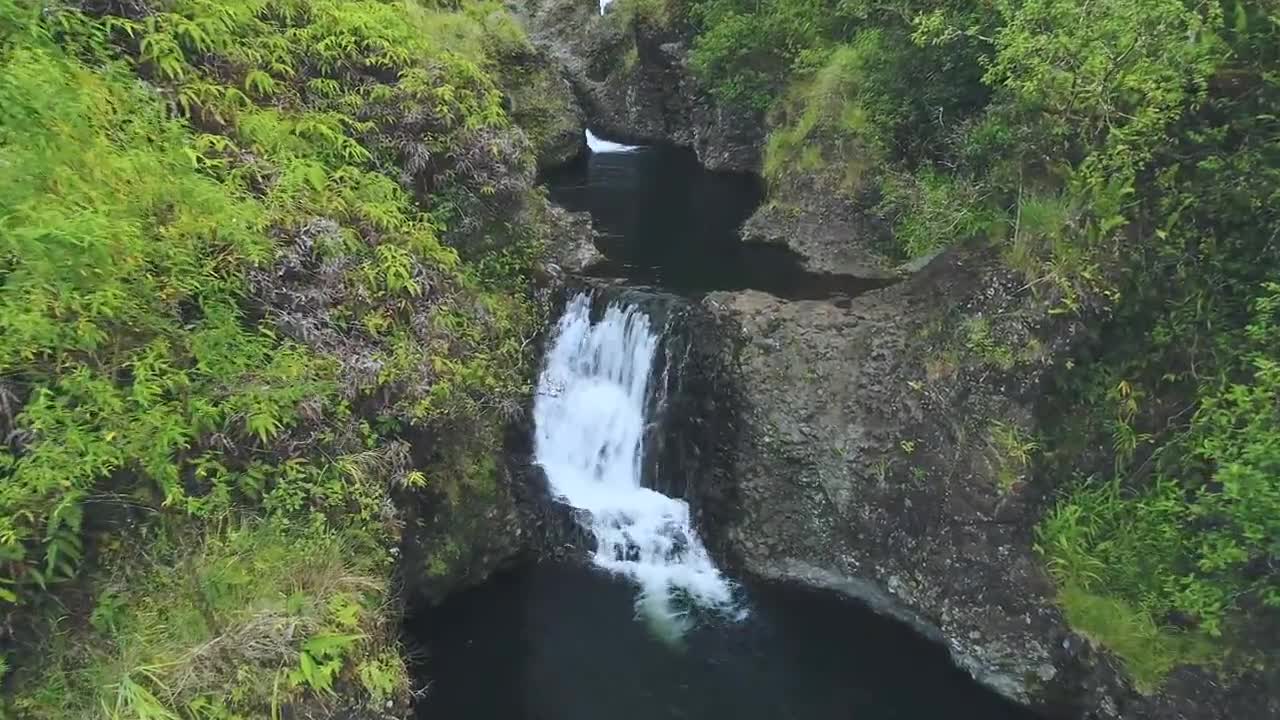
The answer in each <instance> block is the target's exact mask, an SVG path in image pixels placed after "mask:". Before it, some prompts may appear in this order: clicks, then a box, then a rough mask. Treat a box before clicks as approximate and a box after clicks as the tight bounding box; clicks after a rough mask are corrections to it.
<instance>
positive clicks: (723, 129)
mask: <svg viewBox="0 0 1280 720" xmlns="http://www.w3.org/2000/svg"><path fill="white" fill-rule="evenodd" d="M524 11H525V15H526V22H527V24H528V26H529V30H530V36H531V38H532V39H533V40H534V42H535V43H536V44H537V45H539V46H540V47H542V48H544V49H545V50H546V51H547V52H548V53H550V55H551V56H552V57H553V58H555V59H556V61H557V62H559V63H561V64H562V66H563V67H564V68H565V70H566V72H567V74H568V77H569V78H570V80H571V82H572V85H573V88H574V90H575V92H576V93H577V95H578V98H579V101H580V102H581V104H582V107H583V110H584V111H585V114H586V117H587V120H588V124H589V125H590V126H591V127H592V128H594V129H595V130H596V131H597V132H598V133H601V134H604V135H607V136H609V137H611V138H616V139H619V140H624V141H635V142H654V141H665V142H671V143H675V144H677V145H682V146H686V147H691V148H693V149H694V150H695V151H696V152H697V153H698V158H699V160H701V161H702V163H703V164H704V165H706V166H707V167H708V168H711V169H713V170H755V169H757V168H758V166H759V158H760V147H761V143H762V141H763V138H764V131H763V119H762V118H761V117H759V116H757V115H755V114H751V113H744V112H741V111H733V110H729V109H726V108H724V107H721V106H720V105H719V104H717V103H716V102H714V101H713V100H712V98H711V94H710V93H709V92H708V91H707V89H706V88H704V87H702V86H701V85H700V84H699V83H698V82H697V80H696V79H695V78H694V77H693V73H691V72H690V71H689V69H688V66H687V58H688V44H687V41H686V39H685V38H682V37H681V36H680V35H679V34H678V33H677V32H674V31H672V30H670V29H666V28H663V27H659V26H657V25H655V24H654V23H650V22H646V21H645V20H644V19H642V18H641V19H636V20H635V21H629V20H628V19H627V18H626V17H625V15H626V13H623V12H619V11H618V10H617V9H613V8H611V9H610V11H609V12H607V13H606V14H605V15H603V16H601V15H600V12H599V5H598V3H596V2H595V0H534V1H533V2H529V3H526V5H525V7H524Z"/></svg>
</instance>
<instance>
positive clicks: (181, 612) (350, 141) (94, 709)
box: [0, 0, 541, 719]
mask: <svg viewBox="0 0 1280 720" xmlns="http://www.w3.org/2000/svg"><path fill="white" fill-rule="evenodd" d="M112 7H115V8H117V10H119V11H120V12H124V11H125V10H127V9H128V7H132V6H112ZM524 43H527V40H526V39H525V38H524V36H523V33H521V32H520V31H519V29H518V26H516V25H515V24H514V22H513V20H512V19H511V18H510V17H509V15H507V14H505V13H502V12H499V8H498V6H497V5H496V4H491V3H484V2H466V3H462V4H460V6H459V8H458V9H457V10H456V11H455V10H442V9H435V8H430V7H427V6H425V5H419V4H416V3H405V2H392V1H389V0H388V1H383V0H235V1H233V2H211V1H209V0H174V1H173V2H169V3H165V4H163V5H162V6H156V7H155V8H153V11H152V12H150V13H149V14H146V15H145V16H141V17H138V16H133V15H128V16H125V15H109V14H108V15H101V16H98V15H90V14H86V13H84V12H81V11H78V10H76V9H74V8H72V7H70V6H63V5H60V4H55V5H50V6H47V7H46V6H44V4H40V3H29V2H26V1H25V0H0V207H3V208H4V210H3V212H2V213H0V334H2V335H3V336H4V337H5V343H4V344H3V347H0V614H3V616H4V622H3V625H4V626H5V627H15V626H22V625H32V624H35V625H41V624H42V623H52V624H49V625H47V627H48V628H54V627H56V626H57V624H58V623H59V622H62V618H63V616H64V615H66V614H68V613H70V614H71V615H72V616H73V617H75V619H76V620H77V621H79V620H82V619H83V618H82V617H79V616H90V617H91V622H90V623H89V625H90V626H91V627H92V629H91V630H90V629H88V626H86V627H85V628H81V625H83V624H84V623H78V624H76V628H77V630H76V632H70V633H65V632H62V631H61V630H59V631H58V632H51V631H50V632H45V633H44V635H43V636H39V635H36V636H27V635H23V636H22V637H21V638H19V639H20V640H21V641H22V642H24V643H26V644H24V645H23V646H22V647H20V648H19V650H20V652H19V653H18V655H17V657H21V658H22V663H20V664H19V666H18V667H16V668H14V670H13V672H14V674H15V680H14V683H13V685H12V688H13V689H14V692H13V693H12V694H8V693H7V694H6V697H5V703H7V704H9V705H12V706H14V707H16V708H18V710H17V712H18V713H19V715H20V716H22V717H100V716H103V715H105V716H108V717H156V718H160V717H164V718H167V717H175V716H177V717H184V718H196V717H200V718H219V719H221V718H227V719H229V718H233V717H248V716H252V717H268V716H271V713H272V712H274V711H275V710H278V707H273V706H277V705H278V704H279V703H280V702H284V701H286V700H288V701H290V702H292V701H301V700H306V701H308V702H310V701H317V699H322V698H323V696H325V695H326V694H327V693H329V692H331V691H332V690H333V689H334V688H335V687H336V683H338V682H340V681H345V682H350V683H354V684H356V685H360V686H363V687H364V688H365V689H366V691H367V692H368V693H369V695H370V697H371V698H373V699H375V700H385V699H387V698H388V697H389V696H390V695H393V694H401V693H402V692H403V690H404V677H403V668H401V667H399V666H398V665H396V663H394V662H392V661H391V660H390V658H393V657H396V652H395V648H394V646H393V645H389V644H388V643H390V642H391V641H390V640H389V639H388V638H391V637H392V636H393V635H394V632H395V631H394V628H392V627H390V626H389V625H388V623H390V622H393V621H394V609H393V606H392V605H391V604H390V603H388V597H387V596H388V594H389V593H390V587H389V582H388V581H389V577H390V574H391V566H390V564H389V556H388V548H390V547H392V546H394V545H395V544H396V543H398V542H399V540H400V537H399V533H400V531H401V526H400V523H401V521H402V519H401V518H399V517H398V516H397V511H396V507H395V504H394V503H393V502H392V497H393V494H395V493H400V492H405V493H408V492H415V491H427V492H440V493H443V492H444V491H445V489H446V488H448V487H449V486H450V485H456V484H461V483H469V482H471V478H470V477H469V476H468V477H457V478H453V477H450V476H449V473H450V472H453V471H454V468H457V467H459V466H461V465H463V464H465V463H464V462H463V461H462V460H460V458H466V459H467V462H471V463H472V464H474V462H473V461H472V458H475V457H477V456H483V455H485V454H486V453H488V454H492V453H493V452H495V451H496V448H497V444H496V443H493V444H490V445H487V446H484V447H481V445H482V444H484V443H486V442H489V441H490V440H492V438H494V437H495V435H496V429H497V428H498V427H499V426H500V424H501V423H503V422H505V420H506V419H507V418H508V417H509V416H510V414H511V413H512V412H514V411H516V410H517V409H518V408H519V406H520V402H521V400H522V398H523V397H524V394H525V393H526V392H527V387H526V385H527V381H526V377H527V362H528V359H529V358H528V354H527V352H526V347H527V342H526V340H525V338H528V337H530V336H531V335H532V333H533V330H534V328H536V327H537V326H538V324H539V308H537V307H536V306H535V305H534V304H533V303H532V302H531V300H530V297H531V293H530V292H529V287H528V283H529V279H528V278H529V269H530V268H531V267H532V265H533V263H534V262H535V261H536V260H537V259H538V257H539V255H540V241H541V239H540V237H539V235H538V233H539V230H538V227H537V225H536V222H531V223H530V224H528V225H523V224H521V223H518V222H514V221H513V217H514V215H515V214H516V212H517V211H519V209H520V208H521V207H523V203H524V200H525V199H526V197H525V196H526V194H527V193H528V191H529V182H528V179H529V177H530V176H531V173H532V158H531V157H530V156H529V154H528V153H527V152H526V150H527V147H526V145H525V143H524V142H523V140H522V136H521V135H520V134H519V133H518V132H516V131H514V130H513V129H512V128H511V127H510V123H509V120H508V119H507V117H506V115H505V113H504V111H503V104H502V97H501V93H500V92H499V91H498V89H497V85H496V84H495V82H494V81H493V77H492V75H491V70H492V68H493V63H494V60H493V57H494V55H496V54H498V53H502V52H509V51H511V49H512V48H513V47H514V46H516V45H521V46H523V44H524ZM140 78H145V80H146V82H145V83H144V82H142V81H140ZM405 436H410V437H415V438H418V437H430V438H431V440H432V443H433V447H432V448H430V452H429V453H423V454H424V455H427V456H429V460H428V462H429V465H428V466H427V467H423V468H415V467H413V465H412V463H413V462H414V458H413V457H411V454H410V452H409V450H408V445H407V442H406V441H405V440H404V437H405ZM459 472H462V471H459ZM428 476H430V477H432V478H433V479H435V480H437V481H438V482H436V483H427V482H426V478H427V477H428ZM191 543H197V544H199V547H197V548H194V549H190V550H183V551H179V550H176V549H174V548H176V547H180V546H181V547H190V544H191ZM201 543H202V544H201ZM126 580H127V582H126ZM90 608H91V610H90ZM263 623H266V625H264V624H263ZM267 625H269V626H270V627H267ZM41 626H43V625H41ZM281 629H283V630H287V632H285V633H284V635H280V634H278V633H276V630H281ZM259 631H262V632H261V633H259ZM256 634H261V635H262V638H261V639H263V640H264V641H269V640H272V639H275V640H278V641H279V642H273V644H272V645H271V647H270V648H263V647H259V646H258V645H256V644H255V642H256V637H255V636H256ZM286 636H287V637H286ZM3 640H4V641H5V643H6V646H7V644H8V643H9V642H10V641H11V638H7V637H6V638H3ZM242 641H243V642H242ZM32 643H35V644H38V645H39V647H38V648H34V647H33V648H32V651H31V652H27V651H26V650H27V648H28V646H29V645H31V644H32ZM260 650H261V651H262V652H261V654H254V653H258V652H259V651H260ZM245 653H248V655H246V654H245ZM353 687H354V685H353ZM6 689H9V686H7V687H6ZM8 709H12V708H8Z"/></svg>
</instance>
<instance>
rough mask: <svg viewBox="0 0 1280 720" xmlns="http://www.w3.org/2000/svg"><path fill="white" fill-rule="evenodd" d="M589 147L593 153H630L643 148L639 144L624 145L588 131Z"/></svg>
mask: <svg viewBox="0 0 1280 720" xmlns="http://www.w3.org/2000/svg"><path fill="white" fill-rule="evenodd" d="M587 149H588V150H590V151H591V152H593V153H628V152H635V151H636V150H639V149H641V146H639V145H623V144H622V143H616V142H613V141H611V140H605V139H603V138H599V137H596V134H595V133H593V132H591V131H590V130H588V131H587Z"/></svg>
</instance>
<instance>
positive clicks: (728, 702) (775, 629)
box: [409, 564, 1034, 720]
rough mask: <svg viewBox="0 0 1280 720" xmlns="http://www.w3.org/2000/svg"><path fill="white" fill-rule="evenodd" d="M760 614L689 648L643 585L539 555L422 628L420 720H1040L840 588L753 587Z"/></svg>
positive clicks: (425, 617) (702, 635)
mask: <svg viewBox="0 0 1280 720" xmlns="http://www.w3.org/2000/svg"><path fill="white" fill-rule="evenodd" d="M747 591H748V598H749V603H750V607H751V612H752V615H751V617H750V618H749V619H748V620H747V621H745V622H740V623H732V622H724V623H718V624H717V623H712V622H700V623H699V624H698V626H697V627H696V628H695V629H694V630H692V631H691V632H690V633H689V634H687V635H686V636H685V637H684V638H683V639H682V641H681V642H680V643H678V644H675V645H673V644H672V643H670V642H669V641H664V640H663V639H661V638H659V637H657V636H655V635H654V634H653V633H652V632H651V631H650V629H649V628H648V626H647V625H646V624H645V623H644V622H643V621H642V620H638V619H635V617H634V612H633V609H634V607H633V604H634V598H635V589H634V588H633V587H632V586H631V585H630V584H628V583H626V582H623V581H621V580H617V579H615V578H612V577H610V576H608V575H605V574H603V573H601V572H599V571H595V570H590V569H587V568H583V567H578V566H569V565H556V564H542V565H536V566H530V567H526V568H523V569H520V570H517V571H514V572H512V573H508V574H506V575H500V576H498V577H496V578H494V579H493V580H491V581H490V582H488V583H486V584H484V585H482V586H480V587H478V588H475V589H472V590H469V591H466V592H463V593H461V594H459V595H457V596H455V597H454V598H453V599H451V600H450V601H448V602H447V603H446V604H445V605H443V606H441V607H439V608H437V609H435V610H433V611H430V612H429V613H426V614H422V615H420V616H418V617H416V618H414V619H411V621H410V623H409V632H410V634H411V636H412V637H413V638H414V639H415V640H416V641H417V642H420V643H423V644H426V645H427V646H428V647H430V648H431V651H432V655H431V657H430V658H428V659H427V660H426V661H425V663H424V665H425V666H424V667H422V668H419V670H420V671H421V674H422V675H423V676H425V677H427V678H430V680H431V683H432V685H431V689H430V691H429V692H428V693H427V695H426V697H425V698H424V700H423V701H421V702H420V703H419V707H418V716H419V717H420V718H455V717H457V718H462V717H465V718H471V719H473V720H499V719H500V720H601V718H608V719H609V720H853V719H855V718H856V719H857V720H939V719H941V718H947V720H1034V715H1032V714H1031V713H1030V712H1029V711H1027V710H1025V709H1023V708H1019V707H1016V706H1014V705H1012V704H1010V703H1008V702H1007V701H1005V700H1003V699H1002V698H1000V697H998V696H996V695H995V694H993V693H991V692H990V691H988V690H986V689H985V688H983V687H981V686H979V685H977V684H976V683H975V682H974V681H973V680H972V679H970V678H969V677H968V675H966V674H965V673H964V672H962V671H960V670H958V669H956V668H955V667H954V666H953V665H952V664H951V663H950V661H949V659H948V657H947V654H946V652H945V650H943V649H942V648H941V647H939V646H936V645H933V644H931V643H929V642H927V641H925V640H923V639H922V638H920V637H919V636H917V635H915V634H914V633H913V632H912V631H910V630H909V629H907V628H906V627H905V626H901V625H899V624H897V623H894V622H890V621H888V620H885V619H884V618H882V617H880V616H878V615H876V614H874V613H873V612H872V611H870V610H868V609H866V608H863V607H861V606H859V605H856V604H854V603H851V602H849V601H847V600H845V599H844V598H842V597H840V596H837V595H834V594H831V593H824V592H818V591H813V590H806V589H802V588H798V587H792V586H779V585H754V586H749V587H748V588H747Z"/></svg>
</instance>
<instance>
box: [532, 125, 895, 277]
mask: <svg viewBox="0 0 1280 720" xmlns="http://www.w3.org/2000/svg"><path fill="white" fill-rule="evenodd" d="M545 180H546V184H547V186H548V188H549V190H550V192H551V199H552V201H553V202H555V203H557V204H558V205H561V206H563V207H566V208H568V209H569V210H573V211H575V212H582V211H586V212H590V213H591V216H592V219H593V225H594V227H595V229H596V232H597V233H598V235H599V241H598V245H599V249H600V251H601V252H602V253H603V254H604V255H605V258H606V259H605V260H604V261H602V262H599V263H597V264H595V265H592V266H591V267H589V268H587V270H586V272H587V274H589V275H595V276H599V277H618V278H623V279H626V280H627V281H628V282H631V283H642V284H647V285H656V286H659V287H663V288H666V289H670V290H674V291H677V292H683V293H700V292H707V291H712V290H746V289H753V290H762V291H764V292H768V293H771V294H773V295H777V296H779V297H783V298H788V299H793V300H821V299H828V298H836V297H846V298H849V297H853V296H855V295H860V294H862V293H864V292H867V291H869V290H875V289H877V288H881V287H885V286H887V285H891V284H893V282H895V281H894V280H892V279H884V278H864V277H857V276H854V275H839V274H834V273H817V272H810V271H808V270H806V269H805V268H804V265H803V262H802V260H803V259H802V258H801V257H800V256H799V255H798V254H796V253H795V252H793V251H792V250H790V249H789V248H786V247H782V246H779V245H768V244H762V243H744V242H742V240H741V239H740V237H739V234H738V231H739V229H740V228H741V227H742V224H743V223H744V222H745V221H746V220H747V218H749V217H750V216H751V213H752V212H754V211H755V209H756V207H757V206H759V204H760V202H761V200H762V199H763V198H764V188H763V186H762V184H761V182H760V180H759V178H757V177H755V176H752V175H747V174H739V173H718V172H710V171H708V170H706V169H704V168H703V167H702V166H701V165H700V164H698V160H697V158H696V156H695V155H694V154H693V153H692V152H691V151H688V150H683V149H680V148H675V147H670V146H661V145H658V146H650V147H644V148H641V149H639V150H636V151H634V152H606V153H587V154H586V155H584V156H583V157H581V158H579V159H578V160H576V161H575V162H573V163H572V164H570V165H569V166H567V167H564V168H561V169H559V170H558V171H556V172H554V173H551V174H549V175H548V176H547V177H546V178H545Z"/></svg>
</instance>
